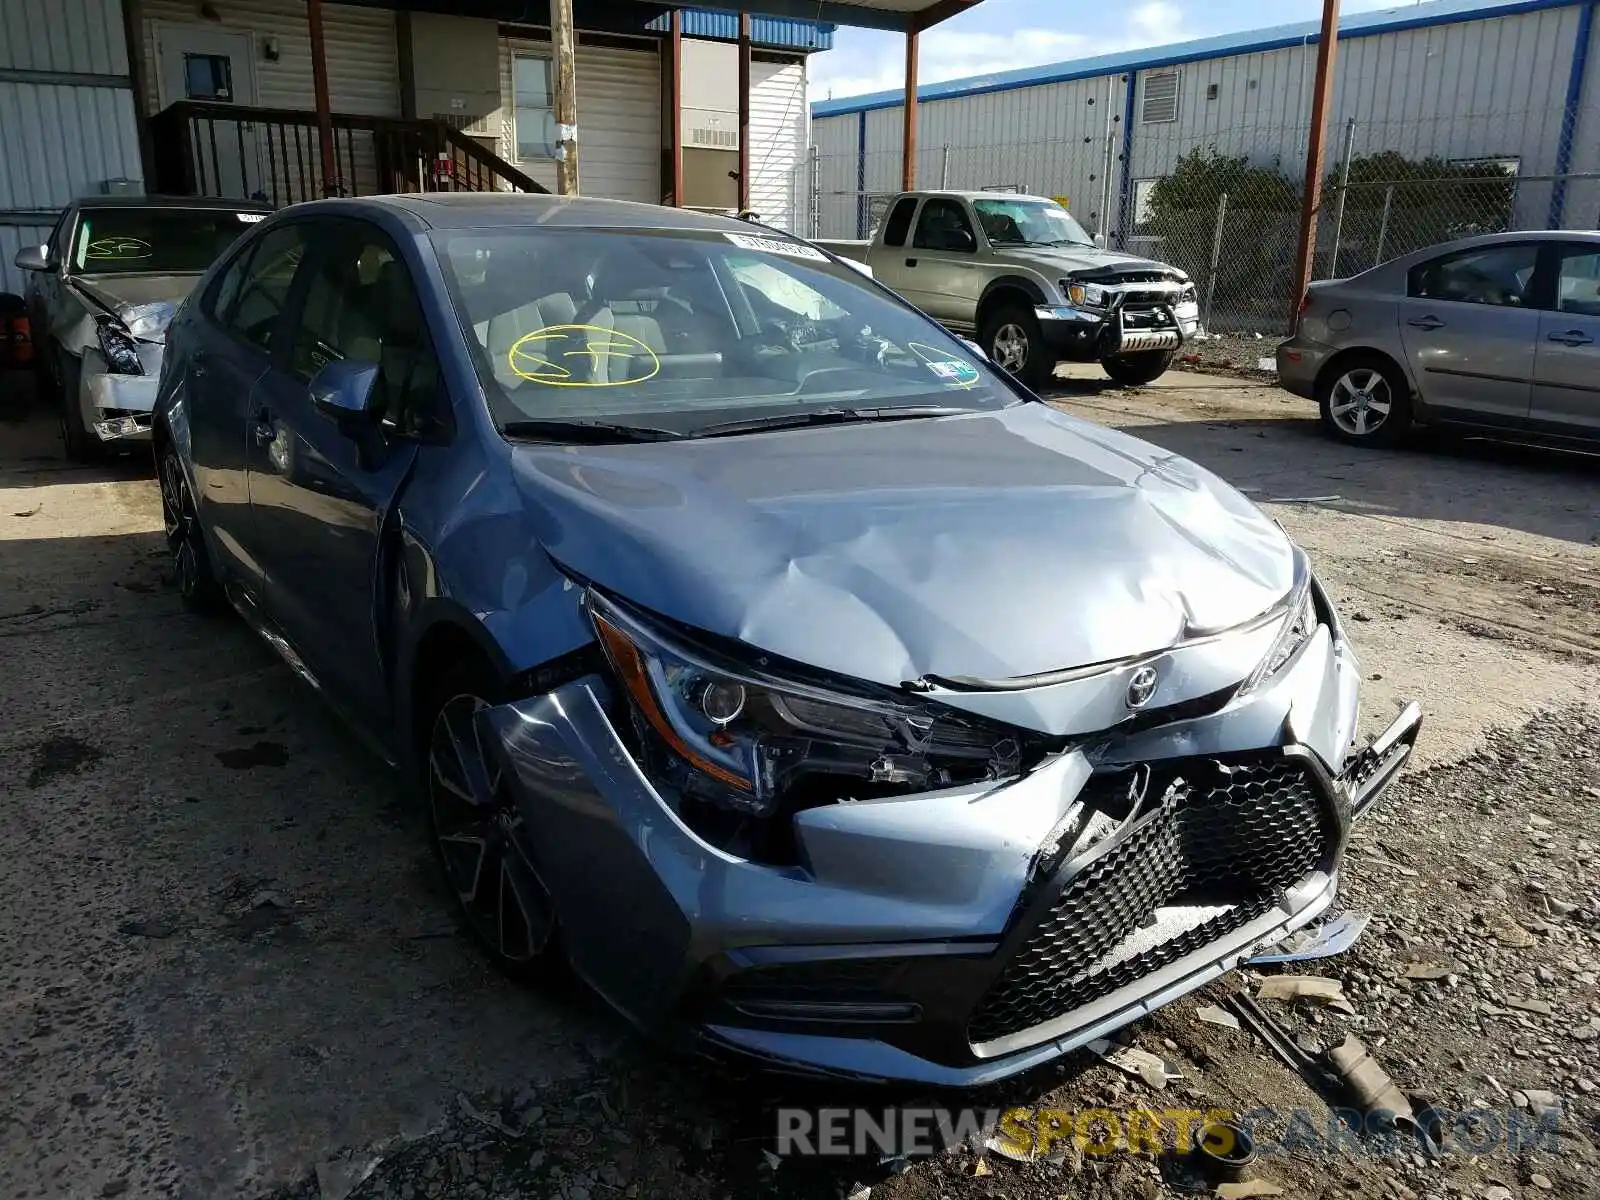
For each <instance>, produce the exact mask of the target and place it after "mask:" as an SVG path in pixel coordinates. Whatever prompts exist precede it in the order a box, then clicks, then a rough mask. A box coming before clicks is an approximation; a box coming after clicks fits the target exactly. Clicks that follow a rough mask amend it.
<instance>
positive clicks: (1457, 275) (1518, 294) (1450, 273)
mask: <svg viewBox="0 0 1600 1200" xmlns="http://www.w3.org/2000/svg"><path fill="white" fill-rule="evenodd" d="M1538 263H1539V248H1538V246H1536V245H1534V244H1533V243H1531V242H1524V243H1522V244H1520V245H1510V246H1485V247H1483V248H1481V249H1477V250H1463V251H1459V252H1457V253H1455V254H1448V255H1445V256H1443V257H1441V258H1433V259H1429V260H1428V261H1427V262H1425V263H1421V264H1419V265H1417V266H1415V267H1412V268H1411V272H1410V276H1409V277H1408V279H1407V281H1406V283H1407V286H1406V294H1407V295H1409V296H1412V297H1415V298H1417V299H1421V300H1453V301H1455V302H1457V303H1459V304H1491V305H1497V306H1500V307H1503V308H1526V307H1528V306H1529V305H1531V304H1532V302H1533V296H1532V288H1533V276H1534V270H1535V268H1536V267H1537V266H1538Z"/></svg>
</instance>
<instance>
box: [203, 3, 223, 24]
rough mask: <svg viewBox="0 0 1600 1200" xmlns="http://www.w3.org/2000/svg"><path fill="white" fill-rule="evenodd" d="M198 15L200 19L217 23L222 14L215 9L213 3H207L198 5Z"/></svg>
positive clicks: (219, 21)
mask: <svg viewBox="0 0 1600 1200" xmlns="http://www.w3.org/2000/svg"><path fill="white" fill-rule="evenodd" d="M200 17H201V19H202V20H206V21H216V22H218V23H219V24H220V23H221V21H222V14H221V13H219V12H218V11H217V10H216V7H215V6H214V5H212V4H209V3H206V4H201V5H200Z"/></svg>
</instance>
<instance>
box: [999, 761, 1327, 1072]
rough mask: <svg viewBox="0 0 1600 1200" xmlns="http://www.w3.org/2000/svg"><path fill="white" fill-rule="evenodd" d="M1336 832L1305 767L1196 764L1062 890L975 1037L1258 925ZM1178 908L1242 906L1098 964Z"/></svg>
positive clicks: (1112, 987) (1045, 1015)
mask: <svg viewBox="0 0 1600 1200" xmlns="http://www.w3.org/2000/svg"><path fill="white" fill-rule="evenodd" d="M1152 786H1154V785H1152ZM1337 827H1338V817H1337V814H1336V813H1335V812H1334V811H1332V810H1331V809H1330V807H1329V805H1328V802H1327V801H1325V800H1324V799H1323V796H1322V793H1321V791H1320V789H1318V787H1317V786H1316V784H1315V783H1314V781H1313V780H1312V778H1311V776H1310V774H1309V772H1308V768H1307V767H1306V766H1305V765H1304V764H1303V763H1301V762H1299V761H1296V760H1294V759H1290V758H1283V757H1276V756H1274V757H1272V758H1267V759H1261V758H1257V759H1253V760H1249V761H1239V760H1230V761H1226V762H1224V761H1208V762H1203V763H1196V764H1193V765H1192V766H1190V767H1187V768H1186V769H1185V771H1184V772H1183V774H1182V776H1181V777H1179V778H1177V779H1175V780H1174V781H1173V782H1172V783H1171V784H1170V785H1169V786H1168V789H1167V791H1166V793H1165V795H1164V798H1163V801H1162V804H1161V806H1160V807H1159V808H1158V809H1156V810H1155V811H1154V812H1152V813H1151V814H1150V815H1148V816H1147V817H1145V818H1143V819H1142V823H1140V824H1138V825H1137V826H1135V828H1134V829H1133V830H1132V831H1131V832H1130V833H1129V834H1128V835H1127V836H1126V837H1125V838H1124V839H1123V840H1122V842H1121V843H1119V844H1118V845H1117V846H1115V847H1114V848H1112V849H1111V850H1109V851H1107V852H1106V853H1105V854H1103V855H1102V856H1101V857H1100V858H1099V859H1097V860H1096V861H1094V862H1093V863H1091V864H1090V865H1089V866H1087V867H1086V868H1084V869H1083V870H1081V871H1080V872H1079V873H1078V874H1076V875H1075V876H1073V878H1072V879H1071V880H1070V881H1069V882H1068V883H1067V885H1066V886H1065V887H1064V888H1063V889H1062V890H1061V892H1060V894H1059V895H1058V896H1057V898H1056V900H1055V901H1054V903H1052V904H1051V906H1050V909H1049V911H1048V912H1047V913H1046V914H1045V915H1044V917H1043V918H1042V919H1040V920H1039V921H1038V923H1037V924H1036V925H1035V926H1034V928H1033V930H1032V932H1031V933H1030V934H1029V935H1028V937H1027V938H1026V940H1025V941H1024V942H1023V943H1022V946H1021V948H1020V949H1019V950H1018V951H1017V952H1016V954H1015V956H1014V957H1013V958H1012V959H1011V961H1010V962H1009V963H1008V964H1007V965H1006V967H1005V969H1004V970H1003V971H1002V972H1001V974H1000V977H999V979H997V980H996V981H995V982H994V983H993V984H992V985H991V986H990V988H989V990H988V991H987V992H986V993H985V994H984V997H983V999H982V1000H981V1001H980V1002H979V1004H978V1007H977V1009H976V1010H975V1011H974V1013H973V1015H972V1018H971V1020H970V1022H969V1026H968V1035H969V1036H970V1037H971V1039H972V1040H973V1041H974V1042H987V1041H992V1040H994V1039H995V1038H999V1037H1004V1036H1006V1035H1008V1034H1012V1033H1016V1032H1018V1031H1020V1030H1024V1029H1029V1028H1031V1027H1032V1026H1035V1025H1038V1024H1041V1023H1043V1022H1045V1021H1048V1020H1052V1019H1053V1018H1055V1017H1059V1016H1061V1015H1062V1014H1064V1013H1068V1012H1071V1011H1072V1010H1073V1009H1075V1008H1079V1007H1081V1006H1082V1005H1085V1004H1089V1003H1092V1002H1093V1001H1095V1000H1098V999H1100V998H1101V997H1102V996H1106V995H1109V994H1110V993H1111V992H1114V991H1116V990H1117V989H1118V988H1120V987H1123V986H1125V985H1127V984H1129V983H1132V982H1134V981H1136V980H1137V979H1139V978H1141V977H1142V976H1145V975H1148V974H1150V973H1151V972H1152V971H1155V970H1157V969H1159V968H1160V967H1163V966H1165V965H1167V964H1168V963H1171V962H1175V961H1177V960H1178V959H1180V958H1182V957H1183V956H1184V955H1186V954H1189V953H1191V952H1192V951H1194V950H1198V949H1200V948H1201V947H1203V946H1205V945H1207V944H1208V943H1210V942H1212V941H1215V940H1216V939H1217V938H1219V937H1222V936H1223V935H1224V934H1226V933H1228V932H1229V931H1230V930H1232V929H1236V928H1238V927H1240V926H1242V925H1244V924H1246V923H1248V922H1249V921H1251V920H1254V919H1255V918H1256V917H1258V916H1260V915H1261V914H1262V913H1264V912H1266V911H1267V910H1268V909H1269V908H1271V906H1272V904H1273V902H1274V893H1275V892H1276V890H1277V889H1279V888H1283V887H1287V886H1289V885H1291V884H1294V883H1297V882H1298V881H1299V880H1301V879H1303V878H1304V877H1305V876H1306V875H1307V874H1308V873H1309V872H1310V871H1312V870H1313V869H1314V868H1315V867H1316V866H1317V865H1318V864H1319V863H1320V862H1321V861H1322V860H1323V859H1324V858H1325V857H1326V856H1327V855H1328V853H1329V852H1330V851H1331V849H1332V845H1333V839H1334V838H1335V837H1336V836H1337ZM1181 904H1213V905H1215V904H1231V905H1233V906H1234V907H1233V908H1232V909H1230V910H1229V911H1228V912H1226V913H1223V914H1220V915H1219V916H1216V917H1213V918H1212V919H1210V920H1208V921H1207V922H1205V923H1204V924H1201V925H1199V926H1196V927H1195V928H1193V929H1190V930H1188V931H1186V932H1184V933H1181V934H1179V935H1177V936H1175V937H1172V938H1169V939H1168V940H1166V941H1163V942H1159V943H1157V944H1156V945H1154V946H1153V947H1150V948H1148V949H1146V950H1145V951H1143V952H1142V953H1140V954H1137V955H1134V956H1132V957H1130V958H1128V959H1126V960H1124V961H1122V962H1119V963H1117V964H1115V965H1113V966H1109V967H1104V966H1100V965H1098V964H1100V961H1101V960H1102V959H1103V958H1104V957H1105V956H1106V955H1107V954H1108V953H1109V952H1110V951H1111V950H1112V949H1113V948H1115V947H1116V946H1118V945H1119V944H1120V943H1122V941H1123V940H1124V939H1125V938H1127V937H1128V936H1129V935H1130V934H1132V933H1133V932H1134V931H1135V930H1137V929H1139V928H1141V927H1142V926H1144V925H1146V924H1147V923H1148V922H1149V921H1150V919H1151V917H1152V915H1153V913H1154V911H1155V910H1156V909H1157V908H1160V907H1163V906H1167V905H1181Z"/></svg>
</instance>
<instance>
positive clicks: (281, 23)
mask: <svg viewBox="0 0 1600 1200" xmlns="http://www.w3.org/2000/svg"><path fill="white" fill-rule="evenodd" d="M130 7H131V8H132V11H133V12H134V14H135V15H134V16H131V17H130V16H127V15H126V11H125V7H124V3H123V0H0V291H20V290H21V289H22V280H21V279H19V278H18V273H17V272H16V270H15V268H14V267H13V265H12V259H13V257H14V255H15V252H16V250H17V249H18V247H19V246H22V245H28V244H38V243H39V242H42V241H43V240H44V239H45V237H46V236H47V235H48V233H49V230H50V227H51V225H53V223H54V220H55V213H56V211H57V210H58V209H59V208H60V206H61V205H63V204H65V203H66V202H67V201H68V200H70V199H72V198H74V197H76V196H82V195H87V194H93V193H95V192H97V191H99V190H100V189H101V186H102V184H103V183H104V181H106V180H109V179H128V180H132V181H135V184H134V186H142V183H143V181H144V180H145V177H146V175H147V174H148V175H149V177H150V178H151V179H161V180H162V181H163V186H168V187H169V188H170V185H169V184H166V183H165V177H166V172H164V171H163V170H161V163H160V160H159V156H158V155H152V157H151V158H150V159H149V160H146V159H145V158H144V157H143V156H142V155H141V147H140V135H141V132H142V130H143V129H144V128H145V122H146V121H147V120H148V119H149V118H151V117H153V116H155V115H156V114H160V113H162V112H163V111H165V110H168V109H169V108H170V107H171V106H172V105H174V104H178V103H181V102H201V103H203V104H208V105H212V106H217V105H221V106H224V109H225V110H231V109H241V110H245V109H252V110H255V111H254V112H242V113H240V114H239V115H238V116H234V117H231V118H229V119H228V120H227V121H223V120H218V121H215V122H212V123H210V124H209V125H208V126H206V127H204V129H202V128H201V127H200V126H196V127H195V129H196V131H197V132H195V133H194V134H193V135H192V136H191V135H189V134H187V133H185V134H180V135H179V137H178V140H179V141H182V142H183V143H184V145H183V146H182V147H181V148H180V149H179V151H178V153H179V154H180V155H191V156H193V158H194V161H195V163H196V165H197V167H198V177H199V181H200V183H199V186H198V188H197V189H196V190H200V191H204V192H206V193H207V194H217V195H239V196H245V195H250V194H253V193H256V192H262V193H263V194H266V195H268V196H269V197H271V198H275V199H276V200H277V201H278V202H280V203H281V202H285V199H284V196H283V195H282V194H281V193H283V192H284V191H285V189H286V188H287V190H288V199H299V198H303V197H304V196H307V195H315V194H317V191H318V188H319V187H320V168H319V165H318V163H317V162H316V158H317V152H316V150H315V145H316V143H315V141H314V137H315V132H314V129H313V128H312V127H311V126H310V125H309V124H307V123H306V121H305V119H304V118H305V117H306V116H307V114H309V113H310V112H311V111H312V110H313V109H314V108H315V89H314V84H313V72H312V47H311V35H310V26H309V22H308V18H307V9H306V3H305V0H208V2H207V3H203V4H202V3H199V2H198V0H139V3H138V4H137V6H130ZM408 7H409V5H408V4H407V3H406V0H395V3H394V4H393V5H392V6H385V3H384V0H367V2H366V3H360V4H339V3H326V4H324V5H323V6H322V13H323V18H322V19H323V39H324V45H325V47H326V61H327V68H328V98H329V107H330V109H331V110H332V112H334V113H335V114H344V115H348V116H353V117H359V118H371V119H376V120H378V121H386V120H389V121H401V120H414V119H415V118H423V119H426V118H430V117H444V118H445V119H447V120H448V121H450V122H451V123H452V124H455V125H456V126H457V127H458V128H459V129H461V130H462V132H464V133H465V134H467V135H470V136H471V137H473V138H475V139H477V140H478V141H479V143H480V144H482V145H483V146H485V147H486V148H488V149H489V150H491V151H492V152H493V153H494V154H496V155H497V156H498V157H499V158H500V159H503V160H505V162H507V163H510V164H512V165H513V166H514V167H515V168H517V169H518V170H520V171H521V172H523V173H525V174H526V175H527V176H529V177H531V178H532V179H534V180H535V181H537V182H538V183H540V184H542V185H544V186H546V187H550V188H553V187H554V184H555V162H554V159H553V157H552V154H553V148H552V147H550V146H549V145H547V144H546V143H545V142H544V141H543V140H542V139H540V138H538V137H530V136H529V135H528V130H527V129H526V128H525V129H524V130H523V134H522V136H520V137H519V134H518V123H519V120H521V121H523V122H524V123H525V124H536V123H540V122H548V121H549V120H550V109H549V104H550V100H549V95H548V88H547V84H548V79H547V77H544V80H543V82H544V84H545V87H546V90H545V92H544V94H543V95H542V97H541V96H532V97H530V95H529V94H528V91H527V87H528V81H533V82H534V83H535V85H537V83H538V81H539V80H540V78H541V76H540V72H539V71H538V70H537V69H535V70H533V71H528V70H524V71H523V73H522V75H521V78H522V79H523V80H524V81H525V82H524V84H523V90H522V92H521V93H520V94H519V85H518V82H517V81H518V78H519V75H518V67H517V64H518V62H519V60H535V61H536V63H548V61H549V60H550V59H551V57H552V49H551V46H550V44H549V42H548V34H547V32H546V31H545V30H543V29H539V28H531V27H525V26H520V25H509V24H502V23H498V22H497V21H495V20H494V19H486V18H469V17H460V16H455V15H451V14H447V13H441V12H432V11H429V12H407V11H398V10H403V9H406V8H408ZM614 7H615V6H613V8H614ZM505 11H507V12H521V13H524V14H526V13H527V12H529V11H531V10H530V9H529V8H528V7H527V6H525V5H509V4H508V5H506V6H505ZM585 12H598V13H600V14H601V16H602V17H603V18H604V20H602V21H601V22H600V23H601V24H602V25H604V27H603V28H599V29H595V28H590V27H588V26H586V25H585V24H584V23H583V22H582V20H581V19H580V23H579V29H578V47H577V79H578V112H579V120H580V124H581V129H582V139H581V165H582V183H583V191H584V193H585V194H586V195H594V196H605V197H610V198H615V199H625V200H636V201H643V202H647V203H660V202H662V201H663V200H664V199H670V197H668V195H667V193H668V192H669V191H670V190H671V181H670V180H668V179H664V178H663V175H664V173H665V172H666V171H667V170H668V169H669V167H668V165H667V164H666V163H664V159H665V158H666V150H665V147H666V146H667V145H669V144H670V141H669V131H670V125H669V124H667V122H666V117H665V110H666V109H667V107H668V105H667V103H666V96H665V93H666V90H667V89H665V88H664V78H663V77H664V72H665V68H664V66H663V62H664V60H665V58H666V56H665V54H664V46H665V44H666V43H665V39H664V36H663V35H664V34H665V33H666V32H667V31H668V28H669V17H668V16H665V15H661V16H658V15H657V13H659V10H654V11H651V10H642V11H641V13H640V14H638V15H634V16H631V17H629V18H628V19H631V21H632V23H631V25H630V24H628V20H627V19H624V18H622V17H616V16H614V15H613V16H611V17H605V12H606V10H605V6H603V5H602V6H599V7H598V8H586V9H585V8H581V9H580V14H582V13H585ZM625 16H626V14H625ZM606 21H610V24H609V25H608V24H606V23H605V22H606ZM682 23H683V33H684V35H685V37H686V38H687V39H691V40H689V41H687V42H686V45H688V46H715V47H716V48H717V49H719V50H721V51H726V52H728V53H729V54H730V55H731V54H732V51H733V47H732V45H731V44H730V42H731V40H733V39H737V37H738V35H739V18H738V17H737V16H736V15H734V14H731V13H726V12H716V11H709V10H698V9H686V10H683V12H682ZM751 24H752V28H751V35H752V39H751V40H752V44H753V45H754V46H755V47H757V50H756V54H755V59H756V61H754V62H753V63H752V73H751V130H752V143H753V145H752V155H751V181H750V183H751V186H750V197H751V206H752V207H753V208H755V209H756V210H757V211H758V212H760V213H761V214H762V215H763V217H765V218H766V219H768V220H772V221H774V222H775V223H782V224H787V223H789V222H790V221H791V220H794V219H796V218H795V215H794V210H795V204H796V201H797V198H798V197H797V188H796V183H797V180H798V178H799V176H798V174H797V171H796V167H797V164H799V163H800V162H801V161H802V160H803V159H804V156H805V153H806V147H807V146H808V144H809V136H810V131H809V125H810V120H809V111H808V108H807V104H806V66H805V63H806V55H808V54H809V53H811V52H813V51H815V50H818V49H826V48H828V47H829V46H830V45H832V36H833V26H832V25H830V24H826V23H820V22H814V21H804V20H795V19H790V18H784V17H756V18H754V19H753V21H752V23H751ZM130 46H133V47H136V48H137V53H136V54H135V56H134V58H135V60H136V62H135V64H134V66H139V67H142V70H135V69H132V67H131V66H130V55H129V48H130ZM729 61H730V62H731V63H736V59H733V58H730V60H729ZM526 65H527V64H525V66H526ZM734 73H735V75H736V66H735V67H734ZM727 74H728V73H727V72H723V75H724V76H726V75H727ZM423 75H426V76H427V78H426V79H425V80H423V79H421V78H420V77H421V76H423ZM136 79H137V80H138V82H136ZM723 82H724V83H727V84H728V86H727V87H726V88H725V89H724V90H725V91H726V93H727V95H726V96H725V97H723V96H720V95H719V97H718V99H717V101H716V103H717V104H718V106H719V107H720V108H722V109H724V110H727V111H725V112H724V113H723V117H724V118H725V119H726V121H727V122H728V123H730V124H731V125H732V127H733V128H734V129H735V130H737V126H738V118H737V108H738V102H737V88H736V86H733V85H732V84H731V83H730V82H729V79H728V78H724V79H723ZM141 85H142V86H141ZM430 102H431V106H430ZM541 104H542V105H543V107H542V108H541V107H540V105H541ZM441 108H449V109H453V110H454V111H444V112H441V111H440V109H441ZM266 110H272V112H271V113H268V112H267V111H266ZM272 114H278V115H272ZM282 114H298V115H299V117H300V124H299V126H298V127H297V126H296V125H295V124H294V123H293V122H292V121H291V122H287V123H286V122H285V121H284V120H283V118H282ZM275 133H276V135H277V138H278V141H277V142H276V145H275V144H274V141H273V139H274V134H275ZM290 133H292V134H293V136H294V139H295V140H294V142H293V154H294V157H295V160H296V167H297V168H298V171H299V173H300V175H301V176H302V179H301V181H300V184H299V186H297V187H288V185H287V177H288V174H289V168H288V158H289V155H290V146H289V144H288V143H287V140H286V135H287V134H290ZM205 134H209V136H204V135H205ZM302 135H303V136H302ZM336 144H340V145H342V147H343V149H342V150H341V151H340V152H341V153H342V154H344V155H345V156H346V157H344V158H342V159H340V161H339V163H338V166H339V170H340V172H341V181H342V182H343V183H344V184H346V185H348V186H350V187H351V188H352V189H353V190H354V191H355V192H356V193H357V194H370V193H372V192H375V191H379V190H386V189H385V188H384V187H381V186H380V181H381V180H382V179H383V178H384V175H383V172H382V171H380V169H379V165H378V158H377V153H378V141H377V139H376V138H375V137H373V136H365V137H350V138H348V139H346V140H345V141H344V142H342V143H340V142H339V141H338V139H337V138H336ZM168 149H169V150H170V149H171V148H170V147H169V148H168ZM725 154H726V151H725V150H724V156H725ZM732 161H733V164H734V166H735V167H736V166H737V161H738V152H737V143H736V142H735V143H734V146H733V150H732ZM716 174H717V175H718V176H719V177H724V178H725V177H726V176H727V165H726V163H725V162H723V161H722V159H721V158H718V159H717V162H716ZM280 177H281V181H282V186H274V185H275V182H277V181H279V180H280ZM185 190H187V189H185ZM686 190H687V189H686ZM729 207H732V202H730V204H729Z"/></svg>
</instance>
